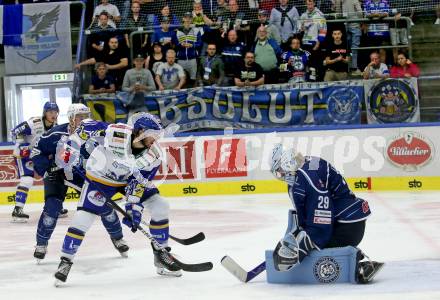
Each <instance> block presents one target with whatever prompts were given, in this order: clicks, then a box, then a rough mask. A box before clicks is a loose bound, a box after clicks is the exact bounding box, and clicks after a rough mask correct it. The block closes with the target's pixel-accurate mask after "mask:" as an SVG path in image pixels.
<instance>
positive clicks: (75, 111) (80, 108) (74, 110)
mask: <svg viewBox="0 0 440 300" xmlns="http://www.w3.org/2000/svg"><path fill="white" fill-rule="evenodd" d="M80 114H88V115H89V116H88V118H90V115H91V112H90V108H88V107H87V106H85V105H84V104H82V103H73V104H70V105H69V108H68V109H67V118H69V121H72V120H73V119H74V118H75V116H76V115H80Z"/></svg>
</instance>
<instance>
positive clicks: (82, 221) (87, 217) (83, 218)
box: [70, 210, 96, 233]
mask: <svg viewBox="0 0 440 300" xmlns="http://www.w3.org/2000/svg"><path fill="white" fill-rule="evenodd" d="M95 218H96V215H94V214H92V213H89V212H87V211H84V210H77V211H76V212H75V215H74V216H73V219H72V222H71V223H70V227H71V228H75V229H77V230H80V231H82V232H83V233H86V232H87V231H89V229H90V227H91V226H92V224H93V221H95Z"/></svg>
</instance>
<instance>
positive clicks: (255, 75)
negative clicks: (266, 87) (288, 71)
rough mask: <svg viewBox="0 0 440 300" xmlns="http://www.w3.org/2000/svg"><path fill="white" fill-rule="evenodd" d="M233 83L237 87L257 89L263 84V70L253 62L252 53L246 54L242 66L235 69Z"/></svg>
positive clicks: (253, 56)
mask: <svg viewBox="0 0 440 300" xmlns="http://www.w3.org/2000/svg"><path fill="white" fill-rule="evenodd" d="M234 81H235V85H236V86H238V87H257V86H260V85H263V84H264V73H263V69H262V68H261V66H260V65H259V64H257V63H256V62H255V55H254V54H253V53H252V52H246V55H245V57H244V65H242V67H241V68H239V69H237V72H236V74H235V78H234Z"/></svg>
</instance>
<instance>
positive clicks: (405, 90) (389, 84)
mask: <svg viewBox="0 0 440 300" xmlns="http://www.w3.org/2000/svg"><path fill="white" fill-rule="evenodd" d="M364 87H365V107H366V109H367V120H368V123H369V124H383V123H409V122H420V104H419V94H418V89H417V78H399V79H397V78H388V79H384V80H366V81H365V82H364Z"/></svg>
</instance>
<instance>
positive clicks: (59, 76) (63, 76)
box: [52, 74, 67, 81]
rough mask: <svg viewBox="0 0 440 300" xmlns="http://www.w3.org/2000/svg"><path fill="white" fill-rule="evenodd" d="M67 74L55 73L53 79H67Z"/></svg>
mask: <svg viewBox="0 0 440 300" xmlns="http://www.w3.org/2000/svg"><path fill="white" fill-rule="evenodd" d="M66 80H67V74H53V75H52V81H66Z"/></svg>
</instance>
